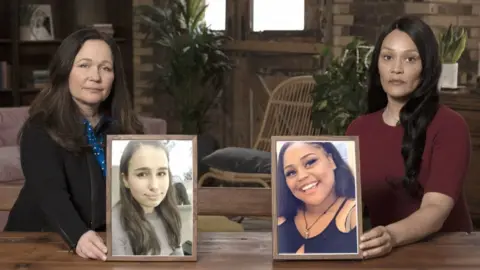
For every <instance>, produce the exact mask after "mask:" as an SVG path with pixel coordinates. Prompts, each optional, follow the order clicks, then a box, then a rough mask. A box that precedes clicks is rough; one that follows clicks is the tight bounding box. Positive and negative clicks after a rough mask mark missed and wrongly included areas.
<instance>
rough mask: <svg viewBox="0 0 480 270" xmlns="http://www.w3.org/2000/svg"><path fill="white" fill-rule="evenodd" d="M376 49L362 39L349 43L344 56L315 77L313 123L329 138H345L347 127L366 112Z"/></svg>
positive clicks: (333, 61)
mask: <svg viewBox="0 0 480 270" xmlns="http://www.w3.org/2000/svg"><path fill="white" fill-rule="evenodd" d="M372 52H373V47H372V46H369V45H368V44H366V42H365V41H363V40H361V39H357V38H356V39H354V40H353V41H352V42H350V43H349V44H347V46H346V47H345V50H344V53H343V55H342V56H341V57H338V58H334V59H333V60H332V62H331V64H330V65H329V66H328V67H327V68H326V70H325V71H323V72H321V73H319V74H316V75H315V76H314V77H315V81H316V86H315V88H314V90H313V91H312V98H313V106H312V121H313V125H314V127H316V128H320V129H321V130H322V133H325V134H328V135H344V134H345V131H346V129H347V127H348V125H349V124H350V123H351V122H352V121H353V120H354V119H355V118H357V117H358V116H359V115H360V114H362V113H364V112H365V111H366V109H367V75H368V67H369V65H370V60H371V53H372Z"/></svg>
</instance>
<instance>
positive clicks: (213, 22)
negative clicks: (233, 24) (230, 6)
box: [205, 0, 227, 31]
mask: <svg viewBox="0 0 480 270" xmlns="http://www.w3.org/2000/svg"><path fill="white" fill-rule="evenodd" d="M226 1H227V0H205V4H206V5H208V6H207V8H206V9H205V22H206V23H207V26H208V27H209V28H210V29H212V30H216V31H224V30H225V28H226V27H225V25H226V12H227V4H226Z"/></svg>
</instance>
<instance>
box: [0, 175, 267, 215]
mask: <svg viewBox="0 0 480 270" xmlns="http://www.w3.org/2000/svg"><path fill="white" fill-rule="evenodd" d="M21 189H22V184H21V183H3V184H1V185H0V211H10V209H12V207H13V204H14V203H15V200H16V199H17V197H18V194H19V193H20V190H21ZM197 194H198V195H197V198H198V199H197V203H198V213H199V214H200V215H223V216H271V214H272V207H271V204H272V200H271V197H270V196H271V191H270V189H266V188H228V187H218V188H217V187H212V188H199V189H198V192H197Z"/></svg>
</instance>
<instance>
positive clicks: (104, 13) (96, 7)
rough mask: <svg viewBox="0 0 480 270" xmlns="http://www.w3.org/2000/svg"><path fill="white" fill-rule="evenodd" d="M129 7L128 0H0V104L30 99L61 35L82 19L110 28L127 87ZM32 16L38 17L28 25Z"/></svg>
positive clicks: (130, 70) (130, 54)
mask: <svg viewBox="0 0 480 270" xmlns="http://www.w3.org/2000/svg"><path fill="white" fill-rule="evenodd" d="M39 3H41V4H39ZM112 7H114V8H112ZM80 9H83V11H82V10H80ZM40 11H41V12H40ZM93 13H95V16H93V15H92V14H93ZM132 13H133V7H132V1H131V0H69V1H65V0H42V1H38V0H10V1H0V106H26V105H29V102H31V100H32V99H33V98H34V97H35V95H36V94H37V93H38V92H39V90H40V89H41V88H42V87H43V86H44V84H45V81H46V79H45V75H46V73H45V72H46V71H47V69H48V66H49V65H50V61H51V58H52V56H53V54H54V53H55V51H56V50H57V48H58V46H59V45H60V44H61V42H62V40H63V39H64V38H65V37H67V36H68V35H69V34H71V33H72V32H74V31H76V30H78V29H80V28H82V27H84V26H83V25H97V27H100V28H101V29H102V31H104V32H110V33H111V34H113V36H114V37H115V40H116V42H117V44H118V46H119V47H120V50H121V52H122V58H123V60H124V66H125V72H126V73H127V82H128V84H129V88H130V89H132V88H133V48H132V47H133V44H132V40H133V37H132V30H133V29H132V23H133V15H132ZM38 14H43V15H41V16H38ZM35 21H36V22H38V21H40V22H41V23H40V24H37V23H35V24H33V25H32V22H35ZM2 62H6V63H8V64H9V70H10V71H9V72H10V74H11V75H10V76H8V75H5V74H4V75H2V74H3V73H2V68H1V65H2V64H1V63H2ZM2 83H3V84H4V85H3V84H2Z"/></svg>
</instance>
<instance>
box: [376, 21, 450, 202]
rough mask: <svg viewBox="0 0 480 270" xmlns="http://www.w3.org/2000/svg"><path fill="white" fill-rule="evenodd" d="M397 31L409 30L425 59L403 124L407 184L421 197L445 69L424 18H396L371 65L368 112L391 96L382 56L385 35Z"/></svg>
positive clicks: (402, 113) (380, 40) (403, 114)
mask: <svg viewBox="0 0 480 270" xmlns="http://www.w3.org/2000/svg"><path fill="white" fill-rule="evenodd" d="M394 30H400V31H402V32H404V33H406V34H407V35H408V36H409V37H410V38H411V39H412V40H413V42H414V43H415V45H416V47H417V49H418V52H419V53H420V58H421V61H422V71H421V75H420V76H421V80H420V83H419V84H418V86H417V88H416V89H415V90H414V91H413V92H412V94H411V95H410V96H409V98H408V101H407V102H406V104H405V105H404V106H403V107H402V109H401V110H400V124H401V125H402V127H403V128H404V134H403V141H402V150H401V151H402V156H403V160H404V167H405V176H404V178H403V186H404V187H405V188H406V189H407V191H408V192H409V193H410V195H412V196H414V197H419V196H421V195H422V194H423V188H422V186H421V185H420V183H419V182H418V180H417V177H418V174H419V171H420V168H421V163H422V155H423V151H424V147H425V139H426V134H427V127H428V125H429V124H430V122H431V121H432V119H433V118H434V116H435V114H436V112H437V110H438V105H439V94H438V90H437V89H438V81H439V78H440V73H441V70H442V65H441V61H440V57H439V54H438V44H437V40H436V38H435V34H434V33H433V31H432V29H431V28H430V27H429V26H428V25H427V24H426V23H425V22H423V21H422V20H421V19H419V18H417V17H414V16H404V17H400V18H399V19H397V20H395V21H394V22H393V23H392V24H390V25H389V26H388V27H386V28H385V29H384V30H383V31H382V32H381V34H380V36H379V38H378V40H377V42H376V44H375V49H374V51H373V54H372V63H371V65H370V75H369V90H368V112H369V113H373V112H376V111H379V110H381V109H383V108H385V106H386V105H387V95H386V93H385V91H384V90H383V88H382V85H381V83H380V75H379V71H378V58H379V54H380V50H381V46H382V43H383V40H384V39H385V37H386V36H387V35H388V34H389V33H391V32H392V31H394Z"/></svg>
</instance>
